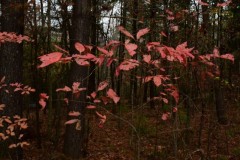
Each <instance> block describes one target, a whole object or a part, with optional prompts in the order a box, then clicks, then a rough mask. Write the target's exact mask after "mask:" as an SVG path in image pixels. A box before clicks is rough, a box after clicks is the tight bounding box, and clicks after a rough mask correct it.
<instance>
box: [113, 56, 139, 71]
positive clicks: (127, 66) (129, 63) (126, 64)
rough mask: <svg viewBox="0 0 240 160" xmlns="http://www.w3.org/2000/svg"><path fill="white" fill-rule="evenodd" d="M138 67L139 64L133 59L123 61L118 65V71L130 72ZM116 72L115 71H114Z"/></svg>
mask: <svg viewBox="0 0 240 160" xmlns="http://www.w3.org/2000/svg"><path fill="white" fill-rule="evenodd" d="M137 66H139V62H138V61H137V60H135V59H128V60H125V61H123V62H122V63H121V64H120V65H119V68H118V69H119V70H124V71H128V70H131V69H133V68H135V67H137ZM116 70H117V69H116Z"/></svg>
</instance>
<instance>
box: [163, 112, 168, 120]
mask: <svg viewBox="0 0 240 160" xmlns="http://www.w3.org/2000/svg"><path fill="white" fill-rule="evenodd" d="M168 117H169V114H167V113H163V114H162V120H164V121H166V120H167V119H168Z"/></svg>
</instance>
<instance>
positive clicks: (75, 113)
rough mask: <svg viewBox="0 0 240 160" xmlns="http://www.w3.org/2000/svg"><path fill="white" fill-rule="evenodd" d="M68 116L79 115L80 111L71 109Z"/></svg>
mask: <svg viewBox="0 0 240 160" xmlns="http://www.w3.org/2000/svg"><path fill="white" fill-rule="evenodd" d="M68 115H69V116H74V117H77V116H80V115H81V113H80V112H76V111H71V112H69V113H68Z"/></svg>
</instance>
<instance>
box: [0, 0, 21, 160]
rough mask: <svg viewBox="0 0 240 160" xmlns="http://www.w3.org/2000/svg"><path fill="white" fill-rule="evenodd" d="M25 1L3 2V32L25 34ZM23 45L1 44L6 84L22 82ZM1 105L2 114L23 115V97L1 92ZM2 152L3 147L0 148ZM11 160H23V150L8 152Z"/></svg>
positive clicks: (0, 58) (0, 70)
mask: <svg viewBox="0 0 240 160" xmlns="http://www.w3.org/2000/svg"><path fill="white" fill-rule="evenodd" d="M23 5H24V0H2V1H1V12H2V16H1V32H14V33H16V34H23V28H24V8H23ZM22 61H23V45H22V43H21V44H19V43H11V42H5V43H2V44H1V53H0V64H1V66H0V77H3V76H5V77H6V83H7V84H9V83H15V82H18V83H21V82H22ZM1 103H3V104H5V105H6V108H5V109H4V112H3V113H2V114H4V115H7V116H10V117H13V116H14V115H20V116H21V114H22V106H21V95H20V94H17V93H13V92H10V93H6V92H3V91H1ZM0 148H1V150H2V146H0ZM8 151H9V153H6V154H7V155H8V154H9V156H10V159H22V150H21V148H20V147H18V148H17V149H12V150H8Z"/></svg>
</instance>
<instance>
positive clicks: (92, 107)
mask: <svg viewBox="0 0 240 160" xmlns="http://www.w3.org/2000/svg"><path fill="white" fill-rule="evenodd" d="M86 108H87V109H95V108H96V106H94V105H88V106H87V107H86Z"/></svg>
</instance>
